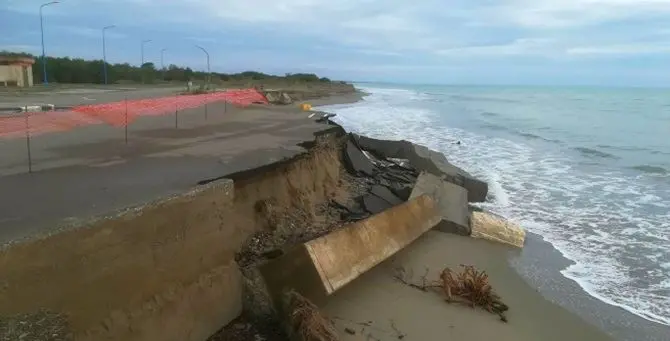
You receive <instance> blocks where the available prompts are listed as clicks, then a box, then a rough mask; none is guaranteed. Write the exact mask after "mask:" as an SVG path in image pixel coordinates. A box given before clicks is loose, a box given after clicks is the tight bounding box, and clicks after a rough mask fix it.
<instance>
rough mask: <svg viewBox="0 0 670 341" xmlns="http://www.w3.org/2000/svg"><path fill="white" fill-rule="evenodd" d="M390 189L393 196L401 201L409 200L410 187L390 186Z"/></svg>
mask: <svg viewBox="0 0 670 341" xmlns="http://www.w3.org/2000/svg"><path fill="white" fill-rule="evenodd" d="M390 189H391V192H393V194H395V195H396V196H397V197H398V198H400V200H403V201H407V200H409V196H410V195H412V186H408V185H400V184H392V185H391V188H390Z"/></svg>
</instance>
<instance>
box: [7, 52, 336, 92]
mask: <svg viewBox="0 0 670 341" xmlns="http://www.w3.org/2000/svg"><path fill="white" fill-rule="evenodd" d="M0 56H5V57H28V58H33V59H35V61H36V63H35V65H34V67H33V79H34V80H35V83H41V82H43V79H42V77H43V75H42V61H41V58H39V57H36V56H33V55H31V54H29V53H25V52H11V51H0ZM46 63H47V75H48V77H49V81H50V82H55V83H102V82H103V81H104V76H103V74H102V73H103V71H102V70H103V67H102V66H103V64H102V63H103V62H102V60H84V59H81V58H70V57H46ZM163 73H164V74H163ZM209 75H210V74H209V73H207V72H203V71H194V70H192V69H191V68H188V67H186V68H184V67H181V66H177V65H174V64H172V65H170V66H169V67H168V68H167V69H166V70H159V69H157V68H156V65H155V64H154V63H151V62H148V63H144V64H142V65H141V66H134V65H130V64H128V63H123V64H109V63H108V64H107V77H108V81H109V83H112V84H113V83H118V82H137V83H139V82H143V83H153V82H155V81H156V80H157V79H162V78H163V76H165V80H166V81H175V82H187V81H189V80H203V81H204V80H206V79H207V77H208V76H209ZM211 77H212V80H214V81H216V80H217V79H220V80H222V81H248V80H255V81H263V80H278V79H284V80H290V81H292V82H319V81H320V82H330V80H329V79H328V78H319V77H318V76H317V75H315V74H311V73H296V74H290V73H287V74H286V75H285V76H284V77H280V76H275V75H269V74H266V73H263V72H258V71H244V72H241V73H236V74H224V73H216V72H212V73H211Z"/></svg>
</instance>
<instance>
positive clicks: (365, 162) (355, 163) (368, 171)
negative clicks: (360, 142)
mask: <svg viewBox="0 0 670 341" xmlns="http://www.w3.org/2000/svg"><path fill="white" fill-rule="evenodd" d="M344 161H345V164H346V165H347V167H348V169H349V171H351V172H352V174H364V175H367V176H373V175H374V165H373V164H372V162H371V161H370V159H368V158H367V157H366V156H365V154H363V152H362V151H361V150H360V149H358V147H356V145H354V144H353V143H352V142H351V141H347V145H346V148H345V149H344Z"/></svg>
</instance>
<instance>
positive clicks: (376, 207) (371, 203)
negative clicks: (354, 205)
mask: <svg viewBox="0 0 670 341" xmlns="http://www.w3.org/2000/svg"><path fill="white" fill-rule="evenodd" d="M363 207H365V210H366V211H368V212H370V213H372V214H377V213H381V212H383V211H386V210H387V209H389V208H391V207H393V205H391V203H389V202H388V201H386V200H384V199H382V198H380V197H378V196H376V195H374V194H367V195H365V196H364V197H363Z"/></svg>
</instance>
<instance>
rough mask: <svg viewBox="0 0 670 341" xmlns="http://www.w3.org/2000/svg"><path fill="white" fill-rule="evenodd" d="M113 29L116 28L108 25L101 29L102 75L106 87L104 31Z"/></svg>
mask: <svg viewBox="0 0 670 341" xmlns="http://www.w3.org/2000/svg"><path fill="white" fill-rule="evenodd" d="M114 27H116V26H115V25H109V26H105V27H103V28H102V73H103V75H104V77H105V85H107V48H106V46H105V31H107V30H108V29H110V28H114Z"/></svg>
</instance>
